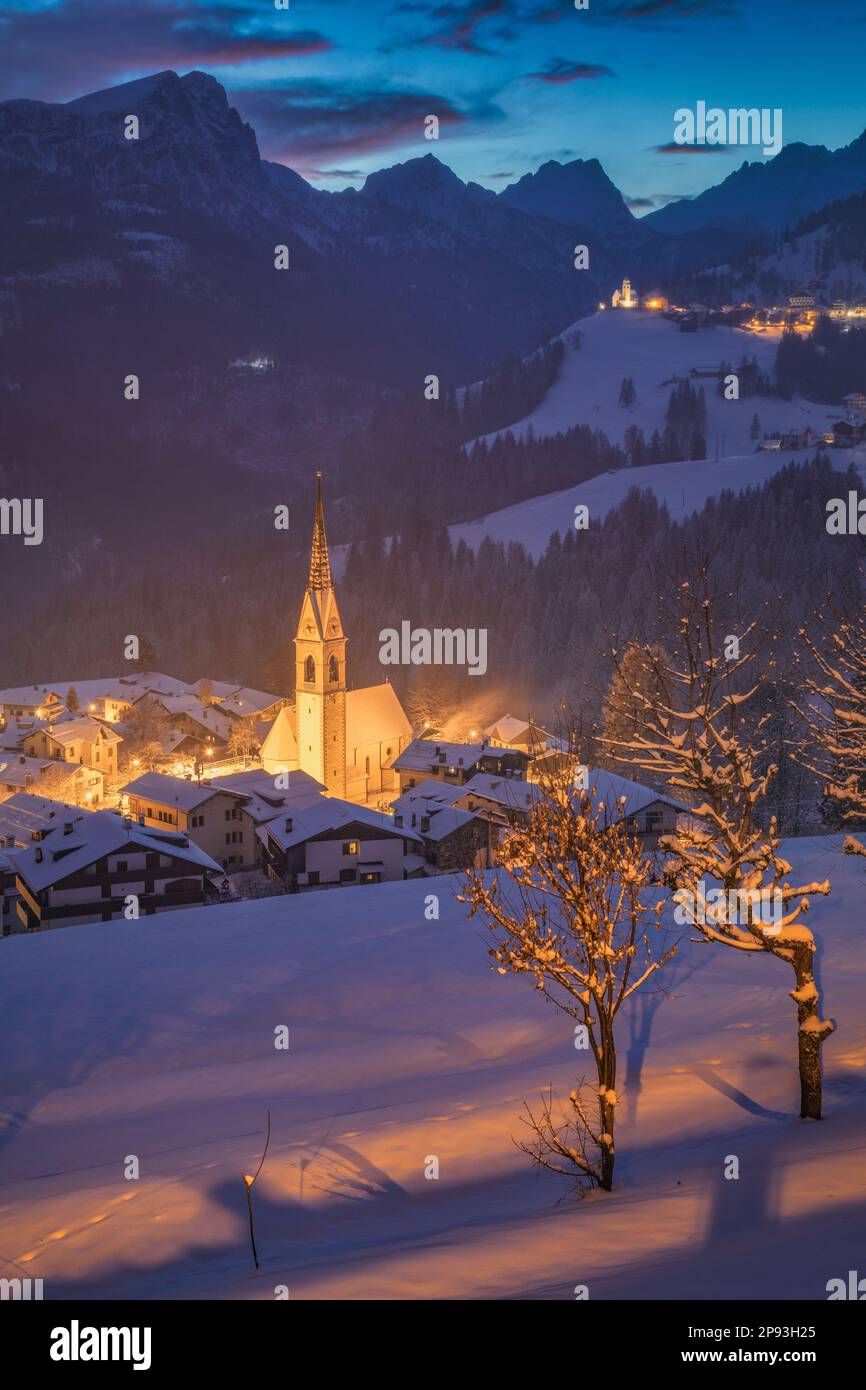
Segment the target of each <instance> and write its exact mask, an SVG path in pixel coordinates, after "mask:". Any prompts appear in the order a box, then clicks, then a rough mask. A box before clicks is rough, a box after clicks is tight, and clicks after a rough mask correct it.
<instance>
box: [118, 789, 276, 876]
mask: <svg viewBox="0 0 866 1390" xmlns="http://www.w3.org/2000/svg"><path fill="white" fill-rule="evenodd" d="M122 795H123V797H124V803H125V807H126V808H127V809H128V812H129V815H130V816H131V817H133V818H134V819H135V820H137V821H138V822H139V823H140V824H142V825H144V826H150V827H153V828H155V829H169V830H176V831H179V832H183V833H185V834H186V835H188V836H189V838H190V839H191V840H192V841H193V843H194V844H196V845H198V847H199V849H201V850H203V851H204V853H205V854H206V855H208V856H209V857H210V858H211V859H214V860H216V861H217V863H218V864H221V865H222V867H223V869H240V868H248V867H251V866H253V865H254V864H256V863H257V862H258V858H259V853H258V842H257V840H256V836H255V826H254V824H253V823H252V821H251V820H250V818H249V817H247V816H245V815H244V811H243V805H244V796H243V795H242V794H241V793H240V792H234V791H225V790H223V789H222V788H221V787H215V786H212V785H211V783H210V782H207V781H202V782H197V781H192V780H191V779H188V778H185V777H170V776H168V775H166V774H165V773H162V772H145V773H144V774H143V775H142V776H141V777H136V778H135V779H134V780H133V781H132V782H127V784H126V785H125V786H124V787H123V788H122Z"/></svg>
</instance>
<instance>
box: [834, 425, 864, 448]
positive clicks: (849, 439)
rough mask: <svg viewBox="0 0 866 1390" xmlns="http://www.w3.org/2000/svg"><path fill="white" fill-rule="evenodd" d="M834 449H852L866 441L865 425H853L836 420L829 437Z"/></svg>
mask: <svg viewBox="0 0 866 1390" xmlns="http://www.w3.org/2000/svg"><path fill="white" fill-rule="evenodd" d="M831 439H832V443H833V447H834V448H836V449H853V448H854V446H855V444H862V443H863V442H864V440H866V424H862V425H855V424H852V422H851V421H850V420H837V421H836V423H835V425H834V426H833V430H832V435H831Z"/></svg>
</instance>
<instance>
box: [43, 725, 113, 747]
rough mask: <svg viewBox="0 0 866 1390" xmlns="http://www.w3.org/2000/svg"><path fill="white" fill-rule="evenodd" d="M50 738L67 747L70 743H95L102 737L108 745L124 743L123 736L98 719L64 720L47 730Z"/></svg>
mask: <svg viewBox="0 0 866 1390" xmlns="http://www.w3.org/2000/svg"><path fill="white" fill-rule="evenodd" d="M47 734H48V737H49V738H51V739H53V740H54V742H55V743H61V744H63V746H64V747H65V746H66V745H67V744H69V743H93V742H94V741H95V740H96V739H98V738H99V737H100V736H102V738H103V740H104V741H106V742H108V743H120V742H122V740H121V736H120V734H119V733H117V731H116V730H115V729H112V728H111V726H110V725H108V724H100V723H99V721H98V720H97V719H62V720H58V721H56V722H55V723H54V724H52V725H51V727H50V729H48V730H47Z"/></svg>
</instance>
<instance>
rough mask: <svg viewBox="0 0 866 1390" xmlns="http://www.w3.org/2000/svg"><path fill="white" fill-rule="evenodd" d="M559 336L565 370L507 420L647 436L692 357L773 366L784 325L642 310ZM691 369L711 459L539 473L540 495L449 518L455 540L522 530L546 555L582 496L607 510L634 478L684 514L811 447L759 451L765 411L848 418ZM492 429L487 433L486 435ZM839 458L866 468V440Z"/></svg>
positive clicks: (604, 315) (786, 421)
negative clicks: (569, 475) (531, 406)
mask: <svg viewBox="0 0 866 1390" xmlns="http://www.w3.org/2000/svg"><path fill="white" fill-rule="evenodd" d="M575 333H579V334H580V345H579V346H578V347H576V346H575V345H574V334H575ZM561 336H562V340H563V342H564V343H565V346H566V354H565V359H564V361H563V365H562V370H561V372H560V375H559V378H558V380H557V381H556V383H555V384H554V385H553V386H552V387H551V389H550V391H548V393H547V395H546V396H545V398H544V400H543V401H542V402H541V404H540V405H539V406H538V407H537V409H536V410H534V411H533V412H532V414H531V415H528V416H527V417H526V418H525V419H523V420H521V421H520V422H519V423H518V424H515V425H512V426H511V427H510V432H511V433H512V434H514V435H517V436H519V437H521V438H522V437H525V436H526V434H527V432H528V430H529V429H530V428H531V429H532V430H533V431H534V432H535V435H536V436H544V435H553V434H557V433H559V432H560V431H564V430H567V429H568V428H569V427H570V426H572V425H577V424H585V425H590V426H591V427H593V428H595V429H600V430H603V431H604V433H605V434H606V435H607V436H608V438H610V439H611V440H613V441H614V442H617V443H622V440H623V436H624V435H625V431H626V430H627V429H628V427H629V426H630V425H635V426H637V428H638V429H641V430H642V431H643V433H644V436H645V437H646V439H647V440H648V439H649V438H650V436H651V434H652V432H653V430H655V429H658V430H659V431H660V432H661V431H662V430H663V428H664V417H665V412H666V409H667V404H668V400H669V398H670V393H671V390H672V389H673V386H672V382H673V378H675V377H678V378H680V379H682V378H684V377H689V373H690V372H691V369H692V368H693V367H697V368H698V369H699V370H700V369H703V368H706V369H709V368H717V367H718V366H719V364H720V363H722V362H726V363H729V364H730V365H731V366H732V368H733V369H734V371H736V368H737V366H738V365H739V363H740V361H741V360H742V359H743V357H744V356H745V357H747V358H749V359H751V358H752V357H755V358H757V362H758V366H759V367H760V369H761V370H762V371H764V372H769V371H770V370H771V368H772V365H773V361H774V359H775V354H776V348H777V346H778V334H772V335H770V334H768V335H756V334H753V333H747V332H745V331H742V330H740V329H733V328H723V327H715V328H709V329H705V330H702V331H701V332H698V333H680V332H679V331H678V329H677V328H676V327H675V326H674V325H673V324H672V323H671V322H670V321H668V320H667V319H663V318H661V317H660V316H659V315H657V314H650V313H645V312H643V311H638V312H630V311H617V310H605V311H604V312H598V313H596V314H594V315H593V316H592V318H589V319H583V320H580V321H579V322H578V323H575V324H573V325H572V327H571V328H569V329H567V330H566V332H565V333H563V334H562V335H561ZM627 376H629V377H631V378H632V380H633V381H634V384H635V390H636V392H637V399H636V401H635V403H634V405H632V406H629V407H628V408H624V407H623V406H621V405H619V403H618V402H619V393H620V387H621V385H622V381H623V378H624V377H627ZM690 379H691V378H690ZM691 380H692V385H693V386H695V387H696V388H697V387H700V386H703V388H704V396H705V399H706V404H707V437H706V443H707V454H708V457H707V458H706V459H705V460H701V461H687V462H677V463H664V464H657V465H653V466H651V467H646V468H634V469H632V468H626V469H622V470H619V471H614V472H611V473H606V474H603V475H602V476H600V477H597V478H591V479H590V480H589V481H588V482H585V483H579V484H578V485H576V486H575V487H572V488H566V489H565V490H564V491H559V492H545V491H544V479H543V478H542V477H539V479H538V487H539V495H538V496H536V497H531V498H529V499H527V500H526V501H523V502H517V503H515V504H514V505H513V506H510V507H504V508H502V509H501V510H499V511H494V512H490V513H488V514H487V515H486V516H483V517H480V518H479V519H478V520H476V521H468V522H462V523H459V524H455V525H454V526H451V527H450V533H451V539H452V541H453V542H454V544H455V545H456V544H457V542H458V541H460V540H464V541H465V542H466V543H467V545H470V546H472V547H473V549H474V548H477V546H478V545H479V544H480V543H481V541H482V540H483V539H484V537H485V536H490V537H492V538H493V539H494V540H497V541H503V542H505V543H506V544H507V543H508V542H509V541H519V542H520V544H521V545H524V546H525V547H526V549H527V550H528V551H529V552H530V553H531V554H532V555H533V556H535V557H538V556H539V555H541V554H543V552H544V550H545V547H546V546H547V543H548V541H549V540H550V537H551V536H552V535H553V534H554V532H559V533H560V534H562V533H564V532H565V531H567V530H568V529H569V527H570V526H572V525H573V524H574V508H575V506H576V505H577V504H578V503H585V504H586V505H587V506H588V507H589V512H590V517H591V518H592V519H598V518H601V517H603V516H604V515H605V514H606V513H607V512H608V511H609V510H610V509H611V508H612V507H616V506H618V505H619V503H620V502H622V501H623V500H624V499H625V497H626V496H627V495H628V493H629V491H630V490H631V489H632V488H633V487H639V488H641V489H644V488H645V489H649V490H650V491H652V492H654V493H655V495H656V497H657V498H658V499H659V501H660V502H664V503H665V504H666V505H667V507H668V510H669V511H670V513H671V516H673V517H674V518H676V519H683V518H685V517H688V516H690V515H691V514H692V512H694V511H696V510H699V509H700V508H702V507H703V505H704V503H705V502H706V501H707V499H708V498H710V497H717V496H718V495H719V494H720V493H721V492H723V491H724V490H725V489H732V490H733V491H735V492H742V491H744V490H745V489H746V488H748V487H760V486H761V484H763V483H764V482H766V481H767V479H768V478H771V477H772V476H773V474H774V473H776V472H778V471H779V469H780V468H783V467H785V466H786V465H787V464H788V463H790V462H791V461H792V459H799V460H803V459H805V458H807V457H809V456H810V455H808V454H807V453H806V452H805V451H800V452H799V453H790V452H784V453H783V452H769V453H768V452H756V447H757V446H756V443H755V441H754V440H753V439H752V438H751V428H752V420H753V417H754V416H755V415H756V414H757V416H758V419H759V423H760V427H761V433H762V435H763V434H764V433H766V434H773V433H782V432H786V431H793V430H804V429H805V428H806V427H807V425H808V426H810V427H811V429H812V431H813V433H814V434H815V436H816V437H817V438H820V437H821V435H823V434H824V433H825V432H826V431H827V430H828V429H829V428H830V426H831V425H832V424H833V423H834V421H836V420H838V418H839V411H838V410H837V411H834V410H832V409H831V408H830V407H829V406H825V405H816V404H815V403H814V402H813V401H807V400H804V399H802V398H801V397H794V398H793V399H792V400H790V401H784V400H781V399H780V398H778V397H774V396H746V397H742V398H741V399H740V400H737V401H728V400H724V399H723V398H722V397H720V396H719V395H718V394H717V391H716V381H715V379H712V378H709V377H706V378H694V379H691ZM497 433H499V434H505V433H508V431H507V430H500V431H497ZM495 437H496V435H495V434H491V435H487V436H485V438H486V439H488V440H492V439H494V438H495ZM834 458H835V459H836V460H837V461H838V464H839V467H847V465H848V463H849V462H851V461H852V460H853V462H855V463H856V464H858V466H861V467H863V468H866V450H863V449H860V450H854V451H849V450H843V451H837V452H834ZM864 476H866V475H864Z"/></svg>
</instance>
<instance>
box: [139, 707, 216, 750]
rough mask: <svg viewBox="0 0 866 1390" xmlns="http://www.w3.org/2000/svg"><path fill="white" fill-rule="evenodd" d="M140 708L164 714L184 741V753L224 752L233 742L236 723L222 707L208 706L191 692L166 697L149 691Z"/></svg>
mask: <svg viewBox="0 0 866 1390" xmlns="http://www.w3.org/2000/svg"><path fill="white" fill-rule="evenodd" d="M135 707H136V708H137V709H142V710H147V711H148V712H151V713H153V714H157V715H161V716H162V717H163V718H164V719H166V720H167V722H168V724H169V725H170V727H171V728H172V729H174V730H175V731H176V732H177V733H179V734H182V735H183V738H184V750H183V751H191V752H193V753H195V754H198V755H199V756H206V755H207V752H208V750H210V752H211V754H212V755H216V754H218V753H222V752H223V751H224V750H225V748H226V745H227V743H228V741H229V738H230V736H231V731H232V723H233V720H232V718H231V716H230V715H228V714H225V713H224V712H223V710H222V709H221V708H220V706H219V705H213V704H206V703H205V702H204V701H202V700H200V699H199V697H198V696H197V695H192V694H191V693H189V692H188V691H186V692H184V693H183V694H175V695H162V694H155V693H154V692H152V691H148V692H147V693H146V694H144V695H142V696H141V697H140V698H139V699H138V700H137V701H136V702H135Z"/></svg>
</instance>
